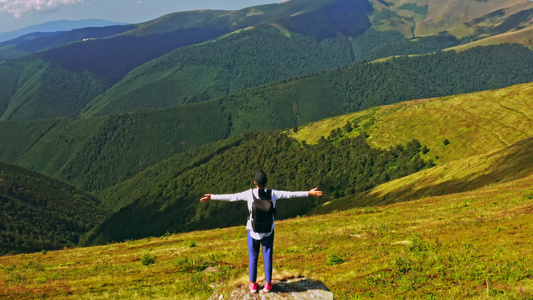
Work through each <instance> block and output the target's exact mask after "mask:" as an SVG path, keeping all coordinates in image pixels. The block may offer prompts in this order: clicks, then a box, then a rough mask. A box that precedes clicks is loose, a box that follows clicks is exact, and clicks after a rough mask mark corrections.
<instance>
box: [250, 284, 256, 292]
mask: <svg viewBox="0 0 533 300" xmlns="http://www.w3.org/2000/svg"><path fill="white" fill-rule="evenodd" d="M250 292H252V293H257V283H255V282H250Z"/></svg>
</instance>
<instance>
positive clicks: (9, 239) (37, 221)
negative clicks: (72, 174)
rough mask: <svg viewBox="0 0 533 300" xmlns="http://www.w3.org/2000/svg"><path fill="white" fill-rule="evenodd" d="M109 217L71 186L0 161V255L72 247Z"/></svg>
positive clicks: (92, 199)
mask: <svg viewBox="0 0 533 300" xmlns="http://www.w3.org/2000/svg"><path fill="white" fill-rule="evenodd" d="M108 215H109V212H108V211H107V210H105V209H103V208H101V207H100V202H99V201H98V200H97V199H96V198H95V197H93V196H91V195H89V194H87V193H86V192H83V191H81V190H79V189H77V188H75V187H74V186H71V185H68V184H66V183H63V182H61V181H59V180H56V179H52V178H49V177H46V176H44V175H41V174H39V173H36V172H33V171H30V170H27V169H24V168H21V167H18V166H14V165H11V164H7V163H4V162H0V255H3V254H6V253H20V252H36V251H41V250H52V249H62V248H63V247H67V246H75V245H77V244H78V238H79V236H80V235H81V234H83V233H85V232H87V231H88V230H89V229H91V228H92V227H93V226H95V225H96V224H98V223H99V222H101V221H102V220H103V219H104V218H105V217H107V216H108Z"/></svg>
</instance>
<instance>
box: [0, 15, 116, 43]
mask: <svg viewBox="0 0 533 300" xmlns="http://www.w3.org/2000/svg"><path fill="white" fill-rule="evenodd" d="M113 25H124V23H119V22H113V21H106V20H99V19H88V20H78V21H71V20H61V21H51V22H46V23H43V24H39V25H32V26H28V27H24V28H21V29H18V30H15V31H10V32H2V33H0V42H3V41H8V40H10V39H14V38H16V37H19V36H23V35H25V34H28V33H33V32H56V31H69V30H73V29H78V28H85V27H105V26H113Z"/></svg>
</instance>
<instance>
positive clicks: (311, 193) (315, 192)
mask: <svg viewBox="0 0 533 300" xmlns="http://www.w3.org/2000/svg"><path fill="white" fill-rule="evenodd" d="M323 194H324V193H322V191H319V190H318V188H317V187H316V188H314V189H312V190H310V191H309V196H315V197H320V196H322V195H323ZM206 196H207V195H206Z"/></svg>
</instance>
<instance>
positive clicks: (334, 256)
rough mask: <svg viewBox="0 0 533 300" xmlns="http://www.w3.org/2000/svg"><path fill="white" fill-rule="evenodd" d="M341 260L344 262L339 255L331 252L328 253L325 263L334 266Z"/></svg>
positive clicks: (340, 262)
mask: <svg viewBox="0 0 533 300" xmlns="http://www.w3.org/2000/svg"><path fill="white" fill-rule="evenodd" d="M343 262H345V260H344V259H343V258H342V257H341V256H340V255H338V254H336V253H331V254H330V255H328V262H327V263H326V264H327V265H328V266H336V265H340V264H342V263H343Z"/></svg>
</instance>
